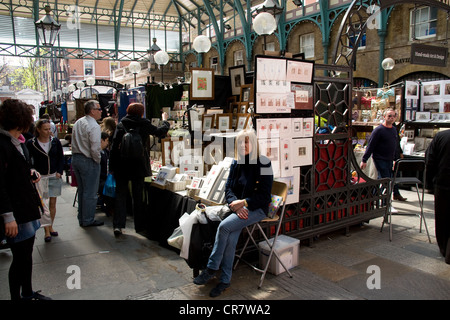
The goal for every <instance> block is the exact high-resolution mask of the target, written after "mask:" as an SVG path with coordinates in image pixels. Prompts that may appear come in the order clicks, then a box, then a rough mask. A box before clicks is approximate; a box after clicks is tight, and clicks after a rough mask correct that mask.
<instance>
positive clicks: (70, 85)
mask: <svg viewBox="0 0 450 320" xmlns="http://www.w3.org/2000/svg"><path fill="white" fill-rule="evenodd" d="M76 89H77V88H75V85H74V84H73V83H72V84H69V86H68V87H67V91H68V92H69V93H72V92H74V91H75V90H76Z"/></svg>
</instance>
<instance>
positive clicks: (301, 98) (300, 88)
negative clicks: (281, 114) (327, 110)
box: [291, 83, 314, 110]
mask: <svg viewBox="0 0 450 320" xmlns="http://www.w3.org/2000/svg"><path fill="white" fill-rule="evenodd" d="M291 92H293V93H294V106H295V109H298V110H312V109H313V106H314V101H313V86H312V85H310V84H295V83H291Z"/></svg>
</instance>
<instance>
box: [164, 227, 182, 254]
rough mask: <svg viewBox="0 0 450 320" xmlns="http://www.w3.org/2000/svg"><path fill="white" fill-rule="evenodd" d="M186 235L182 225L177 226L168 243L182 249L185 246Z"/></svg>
mask: <svg viewBox="0 0 450 320" xmlns="http://www.w3.org/2000/svg"><path fill="white" fill-rule="evenodd" d="M183 241H184V236H183V231H182V230H181V227H178V228H175V230H173V233H172V235H171V236H170V237H169V239H167V243H168V244H169V245H170V246H172V247H174V248H177V249H181V247H182V246H183Z"/></svg>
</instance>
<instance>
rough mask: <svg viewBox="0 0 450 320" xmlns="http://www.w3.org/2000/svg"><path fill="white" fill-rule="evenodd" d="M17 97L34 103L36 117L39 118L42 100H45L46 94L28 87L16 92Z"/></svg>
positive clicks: (31, 103)
mask: <svg viewBox="0 0 450 320" xmlns="http://www.w3.org/2000/svg"><path fill="white" fill-rule="evenodd" d="M16 99H19V100H22V101H24V102H26V103H28V104H30V105H32V106H33V107H34V119H35V120H37V118H38V117H39V107H40V106H41V101H43V100H44V94H42V93H41V92H39V91H34V90H32V89H28V88H27V89H23V90H21V91H19V92H16Z"/></svg>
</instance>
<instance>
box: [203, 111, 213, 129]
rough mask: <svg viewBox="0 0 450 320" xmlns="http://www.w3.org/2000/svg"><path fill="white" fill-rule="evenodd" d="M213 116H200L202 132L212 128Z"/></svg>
mask: <svg viewBox="0 0 450 320" xmlns="http://www.w3.org/2000/svg"><path fill="white" fill-rule="evenodd" d="M214 117H215V114H203V115H202V131H207V130H211V129H212V128H213V127H214Z"/></svg>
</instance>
